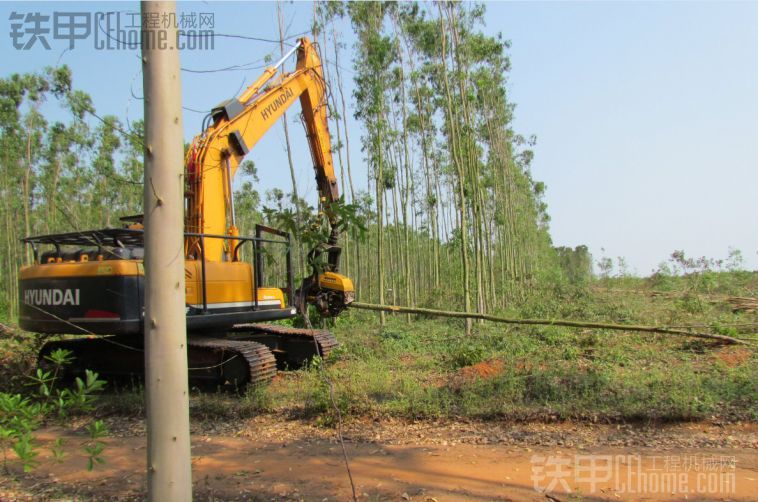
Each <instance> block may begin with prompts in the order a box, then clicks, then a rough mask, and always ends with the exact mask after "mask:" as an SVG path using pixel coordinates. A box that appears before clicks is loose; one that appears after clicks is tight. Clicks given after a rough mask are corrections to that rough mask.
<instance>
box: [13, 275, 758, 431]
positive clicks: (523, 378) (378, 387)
mask: <svg viewBox="0 0 758 502" xmlns="http://www.w3.org/2000/svg"><path fill="white" fill-rule="evenodd" d="M703 284H705V286H703ZM714 284H715V286H714ZM756 285H758V274H733V275H720V274H719V275H717V276H716V277H715V278H714V279H712V280H709V281H705V282H703V281H700V282H697V281H693V280H692V279H690V278H682V277H669V278H667V282H666V287H667V288H668V289H667V290H666V291H668V292H675V293H676V294H670V295H663V296H660V295H659V296H651V294H650V293H651V292H652V291H653V290H654V288H655V290H659V288H657V285H656V284H655V283H654V282H652V281H651V280H646V279H628V278H626V279H621V280H609V281H605V282H603V283H596V284H593V285H592V286H591V287H587V288H562V289H560V290H556V291H552V292H551V293H550V294H546V295H539V294H535V296H534V297H533V298H531V299H529V300H528V301H526V302H525V303H523V304H522V305H521V306H520V307H519V308H518V309H515V308H514V309H513V310H511V311H509V312H503V314H506V315H511V316H521V317H548V318H549V317H555V318H569V319H583V320H606V321H613V322H629V323H642V324H657V325H686V324H700V325H704V326H714V327H715V328H716V329H717V330H718V329H721V330H728V329H732V328H725V327H724V326H728V325H732V324H739V323H750V322H752V323H755V322H756V317H755V314H745V313H742V314H740V313H733V312H731V311H730V310H729V308H728V307H727V306H726V305H725V304H724V303H723V302H720V301H714V300H713V298H714V296H713V295H716V296H718V295H720V294H737V295H743V296H756V290H757V289H758V288H756ZM703 288H707V290H704V289H703ZM332 329H333V331H334V333H335V335H336V336H337V338H338V339H339V340H340V342H341V344H342V346H341V348H340V349H339V350H338V351H337V352H336V353H335V354H333V355H332V356H330V360H329V361H327V364H326V365H325V371H326V374H327V375H328V376H329V378H330V379H331V381H332V382H333V383H334V389H335V400H336V402H337V404H338V406H339V407H340V409H341V410H342V411H343V412H344V413H346V414H347V416H348V417H355V416H373V417H381V416H393V417H403V418H409V419H425V418H464V419H497V420H503V419H505V420H565V419H573V420H586V421H593V422H594V421H606V422H619V421H681V420H698V419H708V418H712V417H717V418H719V419H722V420H746V421H755V420H758V408H756V401H757V400H756V398H757V397H758V389H757V388H756V386H757V382H758V370H757V369H756V368H758V365H756V362H758V361H757V360H756V359H757V358H756V355H755V351H754V350H753V349H745V348H741V347H725V346H718V345H712V344H710V343H708V342H704V341H702V340H695V339H687V338H680V337H670V336H662V335H648V334H639V333H631V332H630V333H626V332H610V331H602V330H581V329H571V328H562V327H552V326H546V327H539V326H511V325H499V324H494V323H481V324H478V323H477V324H475V325H474V333H473V335H472V336H470V337H466V336H465V334H464V329H463V323H462V322H461V321H457V320H456V321H447V320H434V319H419V318H414V319H413V322H412V323H410V324H409V323H407V322H406V320H405V316H391V315H390V316H388V323H387V325H386V326H384V327H380V326H379V325H378V319H377V316H376V315H374V314H371V313H367V312H360V311H352V312H348V313H347V314H345V315H343V316H342V317H340V318H339V319H337V320H336V323H335V326H334V327H333V328H332ZM753 331H754V327H753ZM732 334H737V335H738V336H749V335H748V334H740V333H738V332H736V331H735V332H734V333H732ZM10 343H13V344H16V345H14V346H13V347H7V345H8V344H10ZM34 343H36V342H34V341H33V340H32V339H30V338H27V337H25V336H24V337H21V338H18V339H17V340H15V341H14V340H4V341H3V344H4V345H3V347H4V350H5V352H3V354H5V355H4V357H5V358H6V360H7V361H11V362H12V361H16V363H14V364H16V365H15V366H13V364H11V365H10V366H4V367H3V370H2V371H3V373H6V374H7V373H13V372H15V374H11V375H6V377H5V378H4V381H5V382H6V384H7V382H11V381H13V382H16V383H18V380H19V378H20V377H19V374H18V372H19V371H22V370H23V368H24V364H26V365H27V366H29V361H30V359H29V357H27V356H28V354H33V351H32V348H33V347H32V346H33V345H34ZM19 354H24V357H21V358H20V360H21V361H25V363H22V362H19V361H17V359H19V358H18V357H17V356H18V355H19ZM14 358H15V359H14ZM7 361H5V360H4V362H7ZM31 361H32V363H33V357H32V358H31ZM10 377H12V378H10ZM141 403H142V393H141V391H133V392H126V393H123V394H119V395H116V396H110V397H106V398H105V399H104V400H103V401H102V404H101V407H100V413H101V414H116V415H118V414H127V415H134V414H141V413H142V412H143V410H142V404H141ZM261 413H274V414H279V415H286V416H297V417H315V418H316V419H317V420H319V421H320V423H323V424H326V425H328V424H331V423H333V421H334V414H333V410H332V405H331V401H330V398H329V392H328V387H327V385H326V383H325V382H324V380H323V378H322V373H321V372H320V369H319V368H316V367H311V368H305V369H302V370H299V371H293V372H285V373H281V374H280V375H279V376H278V377H277V379H276V380H275V381H274V382H272V383H271V384H270V385H269V386H267V387H259V388H253V389H249V390H248V391H247V392H246V394H245V395H243V396H241V397H238V396H231V395H224V394H219V395H216V394H199V393H198V394H194V395H193V397H192V399H191V414H192V416H193V418H195V419H199V420H217V419H223V420H230V419H235V418H246V417H252V416H255V415H257V414H261Z"/></svg>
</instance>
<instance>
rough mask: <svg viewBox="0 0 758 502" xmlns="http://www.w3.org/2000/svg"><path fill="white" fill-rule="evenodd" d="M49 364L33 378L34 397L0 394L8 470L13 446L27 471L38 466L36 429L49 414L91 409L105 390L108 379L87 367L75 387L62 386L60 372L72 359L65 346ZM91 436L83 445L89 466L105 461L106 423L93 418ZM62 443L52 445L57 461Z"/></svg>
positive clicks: (0, 444)
mask: <svg viewBox="0 0 758 502" xmlns="http://www.w3.org/2000/svg"><path fill="white" fill-rule="evenodd" d="M45 360H46V362H47V363H49V365H50V369H49V370H44V369H42V368H39V369H37V371H36V373H35V374H34V375H33V376H32V377H31V379H32V381H33V385H34V386H35V387H36V388H37V389H36V392H35V394H34V395H33V396H30V397H25V396H22V395H21V394H9V393H6V392H1V393H0V448H1V449H2V450H3V468H4V469H5V471H6V472H8V465H7V453H6V452H7V450H8V449H11V450H12V451H13V452H14V453H15V454H16V456H17V457H18V459H19V460H20V461H21V463H22V465H23V469H24V472H29V471H30V470H32V469H33V468H34V467H35V466H36V465H37V461H36V457H37V455H38V452H37V450H36V446H35V444H34V441H35V438H34V435H33V433H34V431H35V430H36V429H37V428H38V427H39V425H40V424H41V423H42V422H43V421H44V420H45V419H47V418H48V417H51V416H55V417H57V418H58V419H61V420H62V419H65V418H66V417H68V416H69V415H70V414H71V413H78V412H83V411H91V410H92V408H93V403H94V399H95V394H96V393H97V392H99V391H101V390H102V389H103V387H104V386H105V381H103V380H100V379H98V375H97V373H94V372H92V371H89V370H86V373H85V378H84V380H82V379H81V378H79V377H77V378H76V380H75V387H74V388H72V389H69V388H60V387H59V386H58V384H59V383H60V375H61V373H62V370H63V367H64V366H65V365H67V364H70V363H71V362H72V361H73V357H72V355H71V352H70V351H68V350H64V349H58V350H55V351H53V352H52V353H51V354H50V355H47V356H45ZM88 432H89V434H90V439H89V440H88V441H86V442H85V443H84V444H83V445H82V447H83V450H84V452H85V453H86V454H87V459H88V464H87V466H88V469H89V470H92V469H93V468H94V466H95V464H96V463H102V462H103V459H102V456H101V454H102V452H103V449H104V447H105V443H103V442H102V441H101V440H100V438H102V437H103V436H104V435H105V434H106V433H107V431H106V427H105V424H104V423H103V422H102V421H100V420H97V421H94V422H93V423H92V424H90V426H89V427H88ZM62 446H63V443H62V441H57V442H55V443H54V444H53V447H52V449H51V450H52V454H53V457H54V458H55V459H57V460H59V461H60V460H62V458H63V449H62Z"/></svg>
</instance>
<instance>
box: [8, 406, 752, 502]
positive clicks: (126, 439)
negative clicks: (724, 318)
mask: <svg viewBox="0 0 758 502" xmlns="http://www.w3.org/2000/svg"><path fill="white" fill-rule="evenodd" d="M111 427H112V429H113V431H114V436H115V437H112V438H110V439H109V440H108V441H107V442H108V447H107V449H106V452H105V456H106V458H107V463H106V464H105V465H104V466H99V467H98V468H97V469H96V470H95V471H94V472H87V471H86V466H85V459H84V457H83V456H82V454H81V451H80V450H78V446H79V444H80V442H81V441H83V440H84V433H83V432H81V434H79V433H77V432H76V430H75V432H74V433H72V432H71V429H61V428H48V429H44V430H42V431H40V434H39V439H40V444H41V446H42V449H41V460H42V461H41V464H40V465H39V466H38V468H37V469H36V470H35V471H34V472H33V473H31V474H27V475H23V476H22V475H21V473H20V472H19V469H18V468H16V467H12V471H14V474H15V476H7V475H6V476H3V477H2V478H1V479H2V481H0V500H24V499H27V500H47V499H64V500H71V499H76V500H89V499H94V500H141V499H142V498H144V496H145V475H144V465H145V455H146V453H145V436H144V429H143V427H144V424H143V422H142V421H140V420H130V421H124V420H118V421H113V420H112V421H111ZM56 437H65V438H66V439H67V442H66V444H67V446H66V452H67V453H66V457H65V458H64V461H63V462H62V463H57V462H55V461H54V460H53V459H52V458H51V456H50V454H49V453H48V452H46V451H45V446H46V445H50V444H51V443H52V441H53V439H54V438H56ZM345 441H346V447H347V451H348V455H349V457H350V467H351V469H352V472H353V476H354V479H355V483H356V488H357V492H358V496H359V498H360V499H363V500H418V501H430V502H431V501H434V500H437V501H444V500H450V501H452V500H455V501H458V500H464V501H465V500H471V501H475V500H519V501H521V500H641V499H645V500H754V499H755V493H758V450H757V449H756V448H758V426H756V425H749V424H745V425H741V424H732V425H716V424H713V423H692V424H680V425H668V426H648V427H643V426H620V425H588V424H574V423H561V424H504V423H484V422H469V423H462V422H416V423H414V422H405V421H395V420H388V421H381V422H380V421H365V420H358V421H352V422H351V423H350V424H348V425H347V427H346V430H345ZM192 454H193V462H192V463H193V476H194V484H195V498H196V500H216V499H218V500H314V501H322V500H349V499H350V493H351V491H350V485H349V482H348V478H347V476H346V474H345V468H344V463H343V460H342V453H341V449H340V446H339V444H338V443H337V442H336V440H335V434H334V431H333V430H332V429H327V428H323V427H317V426H314V425H312V424H311V423H309V422H304V421H300V420H278V419H275V418H274V417H270V416H269V417H259V418H257V419H251V420H246V421H244V422H242V423H237V424H230V423H216V424H208V423H206V424H203V425H202V426H201V425H199V424H195V425H193V449H192ZM593 462H594V464H593ZM13 477H16V478H17V479H18V481H14V480H13V479H12V478H13ZM535 485H536V488H535ZM567 488H568V489H570V490H571V491H570V492H569V491H568V490H567ZM545 490H547V493H545Z"/></svg>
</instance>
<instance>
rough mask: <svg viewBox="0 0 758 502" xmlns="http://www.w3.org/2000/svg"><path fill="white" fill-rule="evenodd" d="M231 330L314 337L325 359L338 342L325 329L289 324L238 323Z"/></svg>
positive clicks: (337, 345) (320, 353)
mask: <svg viewBox="0 0 758 502" xmlns="http://www.w3.org/2000/svg"><path fill="white" fill-rule="evenodd" d="M232 331H257V332H259V333H268V334H271V335H280V336H298V337H303V338H310V339H314V338H315V339H316V342H317V343H318V350H319V355H320V356H321V358H322V359H326V358H327V357H328V356H329V354H330V353H331V352H332V351H333V350H334V349H336V348H337V347H339V345H340V343H339V342H338V341H337V339H336V338H334V335H332V334H331V333H330V332H329V331H327V330H325V329H306V328H291V327H289V326H280V325H278V324H259V323H255V324H238V325H236V326H234V328H233V329H232Z"/></svg>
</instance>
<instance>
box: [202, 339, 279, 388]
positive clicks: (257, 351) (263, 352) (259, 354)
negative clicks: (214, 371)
mask: <svg viewBox="0 0 758 502" xmlns="http://www.w3.org/2000/svg"><path fill="white" fill-rule="evenodd" d="M187 343H188V344H189V346H190V347H197V348H202V349H211V350H213V351H221V352H222V354H223V357H224V359H228V357H227V354H229V355H230V356H231V354H234V355H238V356H242V357H243V358H244V359H245V361H246V362H247V367H248V371H249V380H248V381H247V382H244V383H245V384H263V383H267V382H269V381H271V379H273V378H274V376H276V359H275V358H274V354H272V353H271V351H270V350H269V349H268V347H266V346H265V345H263V344H262V343H258V342H250V341H242V340H224V339H221V338H211V337H205V336H197V335H192V336H189V337H188V339H187ZM219 383H220V384H221V383H223V382H219Z"/></svg>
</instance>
